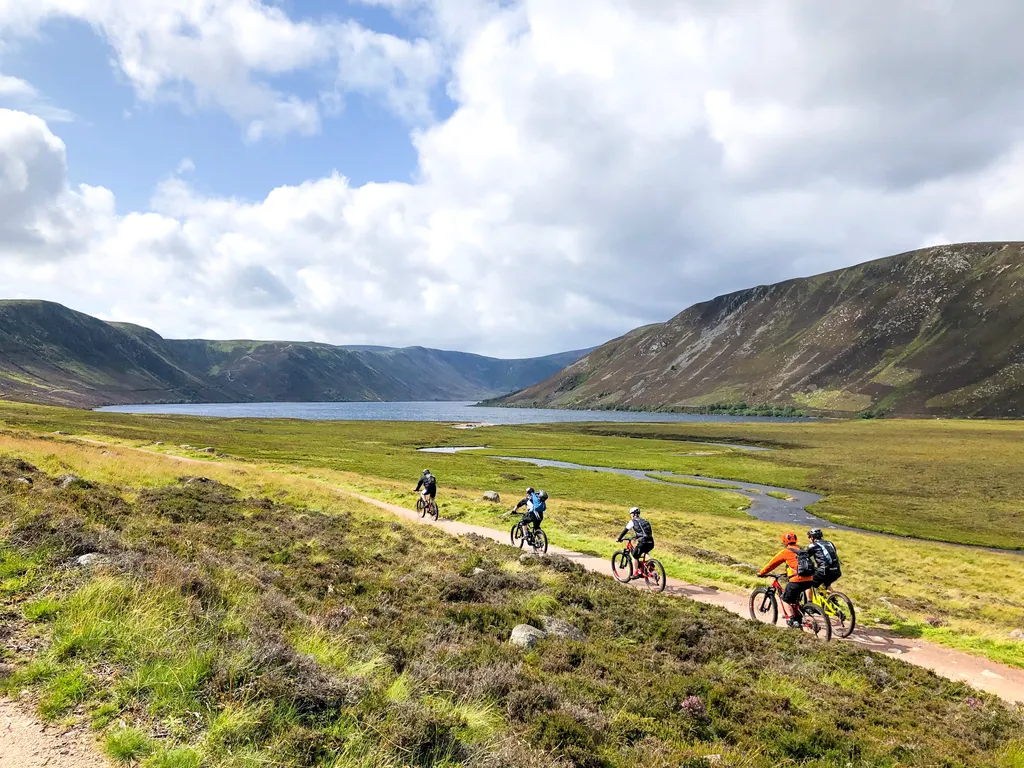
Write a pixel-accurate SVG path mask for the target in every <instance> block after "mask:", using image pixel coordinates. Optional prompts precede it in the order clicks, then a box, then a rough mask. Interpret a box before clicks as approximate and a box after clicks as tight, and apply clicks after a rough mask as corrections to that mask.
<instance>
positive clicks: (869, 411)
mask: <svg viewBox="0 0 1024 768" xmlns="http://www.w3.org/2000/svg"><path fill="white" fill-rule="evenodd" d="M1022 331H1024V244H1022V243H968V244H960V245H948V246H941V247H936V248H927V249H923V250H918V251H912V252H909V253H904V254H900V255H897V256H891V257H888V258H884V259H878V260H875V261H870V262H867V263H865V264H860V265H857V266H854V267H850V268H847V269H840V270H836V271H834V272H828V273H826V274H822V275H817V276H815V277H809V278H802V279H797V280H787V281H785V282H781V283H777V284H775V285H769V286H758V287H756V288H749V289H747V290H743V291H737V292H735V293H730V294H727V295H725V296H719V297H718V298H716V299H713V300H711V301H708V302H705V303H702V304H697V305H695V306H692V307H690V308H689V309H687V310H685V311H684V312H682V313H681V314H679V315H677V316H676V317H674V318H672V319H671V320H669V321H668V322H666V323H662V324H657V325H651V326H646V327H644V328H638V329H636V330H634V331H632V332H630V333H627V334H626V335H625V336H622V337H620V338H618V339H615V340H614V341H611V342H609V343H607V344H605V345H604V346H601V347H599V348H598V349H596V350H595V351H593V352H591V353H590V354H588V355H587V356H585V357H583V358H582V359H580V360H578V361H577V362H575V363H574V364H572V365H570V366H568V367H567V368H566V369H565V370H563V371H561V372H560V373H558V374H557V375H556V376H554V377H552V378H551V379H548V380H547V381H544V382H542V383H540V384H537V385H535V386H533V387H530V388H527V389H526V390H524V391H522V392H518V393H515V394H513V395H511V396H509V397H507V398H504V399H502V400H501V401H499V402H500V403H501V404H504V405H519V406H540V407H562V408H582V407H586V408H644V409H646V408H683V409H687V408H694V409H700V408H704V409H712V410H714V409H716V408H721V407H722V406H723V405H729V404H732V405H735V404H738V403H745V404H748V405H751V406H754V405H774V406H794V407H799V408H807V409H812V410H813V411H816V412H823V413H838V414H854V413H860V414H862V415H879V414H881V413H894V414H903V415H937V416H983V417H1019V416H1021V415H1022V414H1024V337H1022Z"/></svg>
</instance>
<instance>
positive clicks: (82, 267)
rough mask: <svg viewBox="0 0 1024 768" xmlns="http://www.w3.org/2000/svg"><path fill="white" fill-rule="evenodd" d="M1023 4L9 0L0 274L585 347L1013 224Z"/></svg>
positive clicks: (336, 324)
mask: <svg viewBox="0 0 1024 768" xmlns="http://www.w3.org/2000/svg"><path fill="white" fill-rule="evenodd" d="M1022 28H1024V3H1020V2H1019V0H987V2H985V3H970V4H968V3H963V2H954V0H935V2H930V3H891V2H882V1H881V0H856V1H854V0H850V1H849V2H839V3H821V2H820V0H762V1H761V2H758V3H750V2H746V0H743V1H741V0H716V2H714V3H708V2H706V1H705V0H675V1H674V2H666V1H665V0H348V2H344V1H339V0H333V1H332V2H327V0H283V1H282V2H277V3H271V2H264V3H260V2H257V1H256V0H32V2H25V0H0V298H41V299H48V300H51V301H58V302H61V303H62V304H65V305H67V306H69V307H72V308H74V309H78V310H81V311H84V312H88V313H90V314H93V315H95V316H97V317H101V318H103V319H107V320H122V321H130V322H135V323H139V324H141V325H146V326H148V327H150V328H153V329H154V330H156V331H157V332H159V333H160V334H162V335H164V336H166V337H170V338H184V337H203V338H258V339H290V340H313V341H323V342H331V343H338V344H383V345H391V346H406V345H417V344H418V345H423V346H430V347H438V348H444V349H460V350H464V351H468V352H477V353H481V354H488V355H495V356H502V357H516V356H530V355H541V354H548V353H552V352H556V351H561V350H566V349H576V348H582V347H588V346H592V345H595V344H599V343H602V342H604V341H607V340H608V339H611V338H613V337H616V336H618V335H620V334H622V333H624V332H626V331H628V330H630V329H632V328H634V327H637V326H640V325H644V324H647V323H651V322H658V321H663V320H666V319H668V318H670V317H672V316H673V315H675V314H677V313H678V312H680V311H682V310H683V309H685V308H686V307H688V306H690V305H692V304H694V303H696V302H699V301H704V300H707V299H710V298H713V297H715V296H717V295H720V294H722V293H727V292H730V291H735V290H740V289H743V288H747V287H750V286H753V285H758V284H766V283H772V282H777V281H779V280H784V279H789V278H792V277H799V276H806V275H812V274H816V273H819V272H823V271H826V270H830V269H835V268H839V267H843V266H848V265H851V264H855V263H859V262H862V261H866V260H869V259H873V258H878V257H881V256H887V255H891V254H895V253H900V252H903V251H907V250H911V249H915V248H920V247H925V246H928V245H935V244H940V243H946V242H963V241H978V240H1021V239H1024V216H1022V213H1024V46H1022V45H1020V39H1019V37H1020V32H1019V30H1020V29H1022Z"/></svg>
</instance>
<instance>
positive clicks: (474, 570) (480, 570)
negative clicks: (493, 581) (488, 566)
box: [473, 568, 484, 576]
mask: <svg viewBox="0 0 1024 768" xmlns="http://www.w3.org/2000/svg"><path fill="white" fill-rule="evenodd" d="M483 572H484V569H483V568H474V569H473V575H474V576H479V575H480V574H481V573H483Z"/></svg>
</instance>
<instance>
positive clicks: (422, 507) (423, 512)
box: [416, 498, 427, 517]
mask: <svg viewBox="0 0 1024 768" xmlns="http://www.w3.org/2000/svg"><path fill="white" fill-rule="evenodd" d="M416 511H417V512H419V513H420V517H426V516H427V502H425V501H424V500H423V499H422V498H419V499H417V500H416Z"/></svg>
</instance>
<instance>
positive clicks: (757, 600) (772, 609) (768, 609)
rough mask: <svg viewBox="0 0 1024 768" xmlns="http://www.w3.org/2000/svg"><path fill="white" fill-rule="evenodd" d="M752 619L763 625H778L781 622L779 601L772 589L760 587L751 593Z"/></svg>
mask: <svg viewBox="0 0 1024 768" xmlns="http://www.w3.org/2000/svg"><path fill="white" fill-rule="evenodd" d="M748 607H749V609H750V618H752V619H753V620H754V621H757V622H760V623H761V624H776V623H777V622H778V621H779V600H778V598H777V597H776V596H775V590H774V589H772V588H771V587H758V588H757V589H755V590H754V591H753V592H751V593H750V602H749V604H748Z"/></svg>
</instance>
